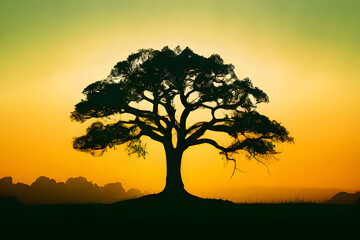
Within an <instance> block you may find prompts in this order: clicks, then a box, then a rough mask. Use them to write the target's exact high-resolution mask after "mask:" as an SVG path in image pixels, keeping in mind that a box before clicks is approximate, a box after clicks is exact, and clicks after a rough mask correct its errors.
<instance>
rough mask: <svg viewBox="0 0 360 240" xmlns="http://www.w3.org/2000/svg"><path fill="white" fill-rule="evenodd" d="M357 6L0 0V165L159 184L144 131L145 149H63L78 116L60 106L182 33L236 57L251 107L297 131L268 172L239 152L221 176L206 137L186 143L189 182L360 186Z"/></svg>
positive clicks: (277, 0)
mask: <svg viewBox="0 0 360 240" xmlns="http://www.w3.org/2000/svg"><path fill="white" fill-rule="evenodd" d="M359 12H360V2H359V1H357V0H354V1H352V0H345V1H336V0H315V1H313V0H312V1H310V0H298V1H295V0H294V1H287V0H273V1H268V0H257V1H250V0H249V1H241V0H233V1H232V0H228V1H224V0H222V1H220V0H219V1H217V0H206V1H205V0H204V1H202V0H201V1H198V0H192V1H181V3H178V2H177V1H168V0H164V1H145V0H143V1H140V0H131V1H130V0H128V1H125V0H124V1H118V0H116V1H115V0H107V1H95V0H78V1H64V0H62V1H57V0H54V1H47V0H32V1H26V0H18V1H13V0H0V177H4V176H12V177H13V179H14V181H15V182H17V181H20V182H24V183H28V184H30V183H31V182H33V181H34V180H35V179H36V178H37V177H38V176H42V175H44V176H48V177H51V178H54V179H56V180H57V181H65V180H66V179H67V178H69V177H77V176H84V177H86V178H88V179H89V180H91V181H93V182H96V183H98V184H100V185H103V184H105V183H109V182H121V183H123V186H124V187H125V188H126V189H128V188H137V189H141V190H142V191H148V192H159V191H161V190H162V188H163V187H164V185H165V174H166V173H165V156H164V152H163V149H162V146H161V145H160V144H158V143H154V142H151V141H148V152H149V155H148V157H147V158H146V159H145V160H144V159H142V158H136V156H132V157H128V156H127V154H126V152H125V150H124V147H119V148H118V150H117V151H113V150H111V151H108V152H106V153H105V154H104V156H103V157H100V158H95V157H92V156H91V155H88V154H85V153H81V152H77V151H75V150H73V149H72V147H71V142H72V139H73V137H74V136H79V135H82V134H83V133H84V131H85V129H86V127H87V126H88V124H86V123H85V124H80V123H75V122H71V121H70V118H69V116H70V112H71V111H73V108H74V105H75V104H76V103H77V102H78V101H79V100H80V99H81V98H82V95H81V92H82V90H83V88H85V87H86V86H87V85H88V84H90V83H92V82H94V81H97V80H100V79H103V78H105V77H106V76H107V75H108V74H109V73H110V70H111V68H112V67H113V66H114V65H115V64H116V62H118V61H121V60H124V59H125V58H126V57H127V56H128V55H129V54H130V53H133V52H136V51H137V50H138V49H141V48H155V49H161V48H162V47H163V46H166V45H168V46H169V47H171V48H174V47H176V46H177V45H180V46H181V47H182V48H185V47H186V46H189V47H190V48H192V49H193V50H194V52H196V53H198V54H201V55H204V56H207V57H208V56H210V54H212V53H217V54H220V56H221V57H222V58H223V59H224V61H225V62H226V63H232V64H234V65H235V70H236V73H237V75H238V77H240V78H244V77H249V78H250V79H251V80H252V81H253V83H254V85H255V86H258V87H259V88H261V89H262V90H263V91H265V92H266V93H267V94H268V95H269V97H270V103H267V104H263V105H260V106H259V112H261V113H262V114H265V115H267V116H269V117H270V118H272V119H275V120H277V121H279V122H281V123H282V124H283V125H284V126H286V127H287V128H288V129H289V130H290V132H291V135H292V136H293V137H294V138H295V144H284V145H281V146H279V147H278V149H279V150H280V151H282V154H280V155H279V156H278V158H279V161H272V162H270V163H269V170H270V174H269V173H268V172H267V169H266V168H265V167H263V166H262V165H260V164H258V163H256V161H249V160H247V159H246V158H245V156H243V155H239V157H238V159H239V161H238V166H239V168H240V169H241V170H243V171H244V172H245V173H237V174H236V175H235V176H234V177H233V178H232V179H230V176H231V172H232V165H231V163H229V164H228V165H227V166H225V165H226V164H225V162H224V161H223V160H222V159H221V156H220V155H219V154H218V152H217V151H216V150H215V149H213V148H211V146H205V145H203V146H197V147H193V148H192V149H189V150H188V151H186V152H185V155H184V158H183V165H182V175H183V180H184V183H185V188H186V189H187V190H188V191H189V192H191V193H193V194H195V195H199V196H212V197H223V198H231V199H233V198H235V197H236V196H237V193H238V192H239V190H240V189H244V188H247V187H252V186H265V187H296V188H336V189H343V190H349V191H355V190H360V159H359V156H360V140H359V135H360V125H359V119H360V100H359V98H358V97H359V93H360V79H359V76H360V68H359V66H360V45H359V42H360V15H359ZM204 153H206V154H204Z"/></svg>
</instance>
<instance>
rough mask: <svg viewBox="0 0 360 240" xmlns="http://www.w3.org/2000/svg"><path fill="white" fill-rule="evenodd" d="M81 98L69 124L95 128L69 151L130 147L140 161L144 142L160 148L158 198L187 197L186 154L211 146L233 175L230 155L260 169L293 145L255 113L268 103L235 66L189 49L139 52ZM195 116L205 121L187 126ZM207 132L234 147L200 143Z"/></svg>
mask: <svg viewBox="0 0 360 240" xmlns="http://www.w3.org/2000/svg"><path fill="white" fill-rule="evenodd" d="M83 94H84V95H85V96H86V98H85V99H84V100H81V101H80V102H79V103H78V104H76V106H75V111H73V112H72V113H71V119H72V120H75V121H78V122H84V121H85V120H87V119H91V118H96V119H99V120H98V121H96V122H94V123H92V124H91V126H90V127H88V128H87V130H86V134H85V135H84V136H81V137H78V138H75V139H74V142H73V147H74V148H75V149H77V150H80V151H84V152H89V153H91V154H92V155H96V156H99V155H102V154H103V152H104V151H105V150H106V149H108V148H114V147H115V146H116V145H119V144H124V143H127V146H128V149H129V153H137V154H138V155H139V156H143V157H145V154H146V153H147V152H146V149H145V146H146V145H145V144H143V142H142V141H141V138H142V137H144V136H147V137H150V138H151V139H153V140H155V141H158V142H160V143H162V144H163V146H164V149H165V154H166V165H167V176H166V186H165V188H164V190H163V192H162V193H163V194H165V193H169V194H171V195H179V194H186V191H185V189H184V184H183V182H182V178H181V174H180V166H181V159H182V155H183V152H184V151H185V150H186V149H188V148H189V147H191V146H195V145H200V144H210V145H212V146H213V147H215V148H216V149H218V150H219V151H220V153H221V154H222V155H223V156H224V157H225V159H226V160H230V161H233V162H234V171H235V170H236V160H235V158H234V156H233V155H234V154H236V153H239V152H240V151H243V152H245V153H246V154H247V155H248V156H250V157H252V158H254V159H256V160H257V161H259V162H261V163H263V161H262V159H263V158H267V157H269V156H274V155H275V154H277V153H278V152H277V151H276V150H275V143H280V142H292V141H293V138H292V137H290V136H289V132H288V131H287V130H286V128H285V127H283V126H282V125H281V124H280V123H278V122H276V121H274V120H269V119H268V118H267V117H266V116H263V115H261V114H259V113H258V112H257V111H256V105H257V104H259V103H262V102H268V101H269V99H268V96H267V95H266V94H265V93H264V92H263V91H262V90H260V89H259V88H257V87H253V85H252V83H251V81H250V80H249V79H248V78H245V79H242V80H240V79H238V78H237V76H236V74H235V72H234V66H233V65H231V64H224V62H223V60H222V59H221V57H220V56H219V55H217V54H214V55H211V56H210V57H209V58H206V57H203V56H200V55H197V54H195V53H194V52H193V51H192V50H191V49H190V48H188V47H187V48H185V49H184V50H181V49H180V48H179V47H177V48H175V49H174V50H171V49H169V48H168V47H164V48H163V49H162V50H161V51H159V50H153V49H142V50H139V51H138V52H137V53H135V54H131V55H130V56H129V57H128V58H127V60H125V61H121V62H118V63H117V64H116V65H115V67H114V68H113V69H112V70H111V73H110V75H109V76H108V77H107V78H106V79H104V80H101V81H97V82H95V83H92V84H90V85H89V86H87V87H86V88H85V89H84V91H83ZM139 105H142V107H139ZM200 109H202V111H203V112H202V114H205V113H207V114H208V115H209V119H208V120H204V121H198V122H196V123H194V124H190V123H189V121H188V117H189V115H191V114H192V113H193V112H194V111H196V110H198V111H201V110H200ZM104 120H105V121H104ZM104 123H107V124H104ZM207 132H221V133H225V134H227V135H228V136H230V137H231V139H232V142H231V143H230V144H229V145H227V146H223V145H220V144H219V143H218V142H217V141H215V140H214V139H212V138H208V137H205V135H204V134H205V133H207ZM233 174H234V172H233Z"/></svg>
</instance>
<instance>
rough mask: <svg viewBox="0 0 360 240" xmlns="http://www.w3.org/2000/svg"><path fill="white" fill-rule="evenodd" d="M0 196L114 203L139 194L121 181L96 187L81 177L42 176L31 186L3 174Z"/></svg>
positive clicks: (45, 201)
mask: <svg viewBox="0 0 360 240" xmlns="http://www.w3.org/2000/svg"><path fill="white" fill-rule="evenodd" d="M0 196H14V197H16V198H17V199H19V200H20V201H21V202H22V203H42V204H46V203H113V202H117V201H121V200H125V199H131V198H138V197H140V196H142V193H141V192H140V191H139V190H138V189H129V190H127V191H125V189H124V188H123V186H122V184H121V183H120V182H116V183H109V184H106V185H104V186H98V185H97V184H95V183H92V182H91V181H88V180H87V179H86V178H84V177H77V178H69V179H68V180H66V182H56V181H55V180H54V179H50V178H48V177H44V176H41V177H39V178H37V179H36V180H35V181H34V182H33V183H32V184H31V185H30V186H29V185H27V184H24V183H16V184H15V183H13V180H12V178H11V177H4V178H2V179H0Z"/></svg>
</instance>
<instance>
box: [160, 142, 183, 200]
mask: <svg viewBox="0 0 360 240" xmlns="http://www.w3.org/2000/svg"><path fill="white" fill-rule="evenodd" d="M165 152H166V185H165V188H164V190H163V192H162V193H163V194H166V195H169V196H171V197H181V196H186V195H187V194H188V193H187V192H186V191H185V188H184V183H183V181H182V178H181V159H182V155H183V151H181V150H178V149H174V148H167V147H165Z"/></svg>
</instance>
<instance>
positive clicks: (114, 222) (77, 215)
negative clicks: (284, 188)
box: [0, 195, 360, 239]
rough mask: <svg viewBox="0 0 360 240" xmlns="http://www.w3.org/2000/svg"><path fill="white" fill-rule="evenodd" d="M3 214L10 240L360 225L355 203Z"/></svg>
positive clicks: (40, 208) (326, 233) (155, 204)
mask: <svg viewBox="0 0 360 240" xmlns="http://www.w3.org/2000/svg"><path fill="white" fill-rule="evenodd" d="M0 212H1V215H2V217H1V218H0V226H1V228H2V229H1V234H2V236H4V234H8V235H10V238H11V239H29V238H40V239H78V238H80V239H196V238H197V239H216V238H217V239H226V238H233V239H264V238H266V239H273V238H276V239H301V238H302V239H336V238H337V239H349V238H351V237H354V234H357V230H356V229H357V227H358V225H359V223H360V222H359V218H358V216H359V214H360V207H359V206H357V205H328V204H314V203H307V204H305V203H297V204H234V203H232V202H229V201H223V200H213V199H201V198H187V199H183V200H176V201H175V200H169V199H166V198H161V197H159V196H158V195H149V196H145V197H142V198H139V199H133V200H126V201H122V202H118V203H115V204H65V205H64V204H62V205H56V204H52V205H28V204H21V205H12V206H5V205H2V206H0ZM3 239H7V238H3Z"/></svg>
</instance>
